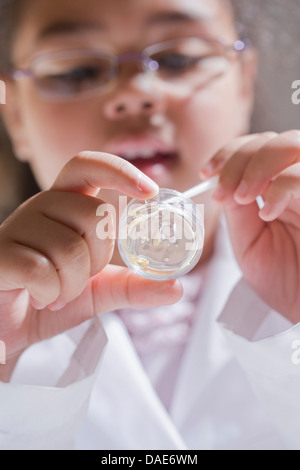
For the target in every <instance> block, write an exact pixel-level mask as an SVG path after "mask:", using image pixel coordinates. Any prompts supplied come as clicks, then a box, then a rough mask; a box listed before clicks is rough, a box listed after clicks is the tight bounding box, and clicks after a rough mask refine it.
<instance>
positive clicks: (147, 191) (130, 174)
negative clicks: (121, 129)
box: [51, 152, 159, 199]
mask: <svg viewBox="0 0 300 470" xmlns="http://www.w3.org/2000/svg"><path fill="white" fill-rule="evenodd" d="M101 188H103V189H116V190H118V191H120V192H123V193H125V194H127V195H128V196H130V197H135V198H139V199H143V198H144V197H145V196H147V197H150V196H154V195H156V194H157V193H158V191H159V188H158V186H157V184H156V183H154V182H153V181H152V180H151V179H150V178H148V177H147V176H146V175H144V174H143V173H142V172H141V171H140V170H138V169H137V168H135V167H134V166H133V165H132V164H131V163H129V162H128V161H126V160H124V159H122V158H120V157H117V156H115V155H110V154H106V153H96V152H84V153H81V154H80V155H78V156H77V157H74V158H73V159H72V160H70V162H69V163H67V165H66V166H65V167H64V168H63V170H62V171H61V173H60V174H59V176H58V178H57V180H56V181H55V183H54V185H53V186H52V188H51V189H52V190H56V191H72V192H79V193H84V194H89V195H92V196H95V194H97V192H98V191H99V189H101Z"/></svg>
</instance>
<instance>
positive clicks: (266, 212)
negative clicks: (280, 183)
mask: <svg viewBox="0 0 300 470" xmlns="http://www.w3.org/2000/svg"><path fill="white" fill-rule="evenodd" d="M271 210H272V206H271V204H270V203H269V202H265V203H264V207H263V208H262V209H261V210H260V211H259V215H260V217H268V216H269V215H270V214H271Z"/></svg>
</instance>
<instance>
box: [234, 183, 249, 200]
mask: <svg viewBox="0 0 300 470" xmlns="http://www.w3.org/2000/svg"><path fill="white" fill-rule="evenodd" d="M247 193H248V184H247V183H246V181H245V180H243V181H241V183H240V185H239V186H238V188H237V190H236V192H235V196H236V197H237V198H244V197H245V196H247Z"/></svg>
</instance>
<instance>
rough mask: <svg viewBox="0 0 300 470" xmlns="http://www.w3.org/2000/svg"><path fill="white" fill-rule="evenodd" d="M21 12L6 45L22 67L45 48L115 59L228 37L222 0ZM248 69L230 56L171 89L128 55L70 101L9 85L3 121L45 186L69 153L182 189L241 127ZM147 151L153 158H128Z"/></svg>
mask: <svg viewBox="0 0 300 470" xmlns="http://www.w3.org/2000/svg"><path fill="white" fill-rule="evenodd" d="M21 18H22V19H21V24H20V26H19V29H18V31H19V32H18V35H17V38H16V42H15V47H14V60H15V62H16V64H17V66H18V67H21V68H26V66H28V64H29V62H30V59H31V58H32V56H33V55H36V54H43V53H48V52H52V51H61V50H63V51H64V50H70V49H81V48H87V47H90V48H94V49H95V48H96V49H99V50H100V51H103V52H105V53H114V54H116V55H119V54H124V53H128V52H138V51H141V50H142V49H144V48H145V47H147V46H149V45H153V44H157V43H160V42H162V41H166V40H170V39H176V38H179V37H190V36H197V35H199V34H200V35H204V36H208V37H211V38H222V39H223V40H224V42H225V43H226V44H228V45H231V44H233V42H234V41H235V40H236V33H235V31H234V27H233V21H232V19H231V16H230V14H229V11H228V10H227V8H226V7H225V2H223V0H209V1H208V0H185V1H184V2H182V1H181V0H142V1H141V0H126V1H124V0H110V1H109V2H108V1H107V0H76V2H74V1H72V0H51V1H50V0H27V1H26V8H25V9H24V12H23V13H22V15H21ZM70 25H72V27H71V26H70ZM246 69H247V66H244V67H242V66H241V63H240V61H238V60H234V61H232V62H231V64H230V66H229V68H228V70H227V71H226V73H224V74H223V75H222V76H218V77H216V78H214V79H212V80H210V81H209V83H206V84H205V85H204V86H196V85H195V83H194V82H195V80H194V81H193V84H191V83H190V82H189V81H188V80H187V81H186V83H184V80H183V82H182V83H181V84H180V85H178V84H177V85H176V86H175V85H174V84H172V83H168V82H167V81H163V80H159V79H158V78H155V77H153V76H152V75H149V74H148V73H145V71H143V70H142V69H141V67H140V64H138V63H137V62H134V61H131V62H128V63H124V64H122V65H121V68H120V72H119V75H118V77H117V79H115V81H114V82H113V83H112V84H111V86H108V87H107V89H105V90H103V91H102V92H101V93H99V94H96V95H95V96H93V97H92V98H87V99H84V100H81V101H69V102H49V101H45V100H44V99H43V98H41V97H40V96H39V95H38V93H37V90H36V87H35V84H34V83H33V81H32V80H27V79H25V80H22V81H19V82H17V83H16V84H14V85H13V89H12V90H13V93H12V96H11V98H8V100H7V101H10V102H11V103H12V104H11V106H9V104H8V106H7V110H6V114H7V115H8V119H7V121H8V123H9V126H10V127H9V129H10V133H11V135H12V138H13V140H14V143H15V149H16V152H17V154H18V156H19V157H20V158H21V159H25V160H28V161H29V162H30V164H31V166H32V169H33V171H34V173H35V176H36V178H37V180H38V182H39V184H40V186H41V187H42V188H43V189H47V188H49V187H50V185H51V184H52V183H53V181H54V179H55V178H56V176H57V174H58V173H59V171H60V170H61V168H62V167H63V166H64V165H65V164H66V163H67V161H68V160H69V159H70V158H72V157H73V156H75V155H76V154H78V153H79V152H81V151H83V150H94V151H104V152H109V153H115V154H119V155H121V156H123V157H124V158H133V164H136V165H137V166H139V168H140V169H141V170H142V171H144V172H145V173H147V174H148V176H150V177H151V178H153V179H154V180H155V181H156V182H157V183H158V184H159V185H160V186H161V187H169V188H173V189H177V190H185V189H187V188H188V187H190V186H192V185H194V184H197V183H198V182H199V176H198V172H199V170H200V169H201V168H202V167H203V166H204V165H205V163H207V161H208V160H209V159H210V158H211V157H212V156H213V155H214V153H215V152H216V151H217V150H218V149H219V148H220V147H221V146H223V145H224V144H226V143H227V142H228V141H230V140H231V139H232V138H233V137H235V136H237V135H239V134H241V133H244V132H247V130H248V129H247V126H248V120H249V113H250V108H251V98H252V96H251V92H250V90H251V87H250V85H249V84H250V82H251V77H250V75H249V74H248V73H247V70H246ZM146 148H147V149H149V148H150V150H151V152H152V155H153V158H150V159H147V160H146V159H142V158H136V157H139V156H140V157H142V156H143V155H140V154H143V152H144V150H145V149H146ZM151 152H150V153H151ZM101 197H102V198H104V196H103V194H102V195H101ZM109 198H111V195H110V194H109V193H107V196H106V199H109ZM108 202H109V201H108ZM213 210H214V209H213V206H211V211H213Z"/></svg>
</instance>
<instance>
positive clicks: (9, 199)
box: [0, 0, 39, 223]
mask: <svg viewBox="0 0 300 470" xmlns="http://www.w3.org/2000/svg"><path fill="white" fill-rule="evenodd" d="M22 2H25V0H22ZM19 4H20V0H0V71H2V72H3V71H4V70H7V69H8V68H10V66H11V47H12V44H13V35H14V31H16V24H17V20H18V14H19V6H20V5H19ZM22 6H23V5H22ZM0 78H1V75H0ZM0 173H1V177H2V180H1V179H0V181H1V184H0V186H1V187H0V223H1V221H2V220H3V219H4V218H5V217H7V216H8V215H9V213H10V212H12V211H13V210H14V209H15V208H16V207H17V206H18V205H19V204H20V203H21V202H23V201H24V200H25V199H28V198H29V197H30V196H32V195H33V194H35V193H37V192H38V190H39V189H38V187H37V184H36V182H35V180H34V177H33V175H32V173H31V171H30V169H29V166H28V165H27V164H22V163H20V162H18V161H17V160H16V159H15V158H14V155H13V150H12V147H11V143H10V140H9V138H8V136H7V133H6V131H5V128H4V125H3V123H2V121H1V116H0Z"/></svg>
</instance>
